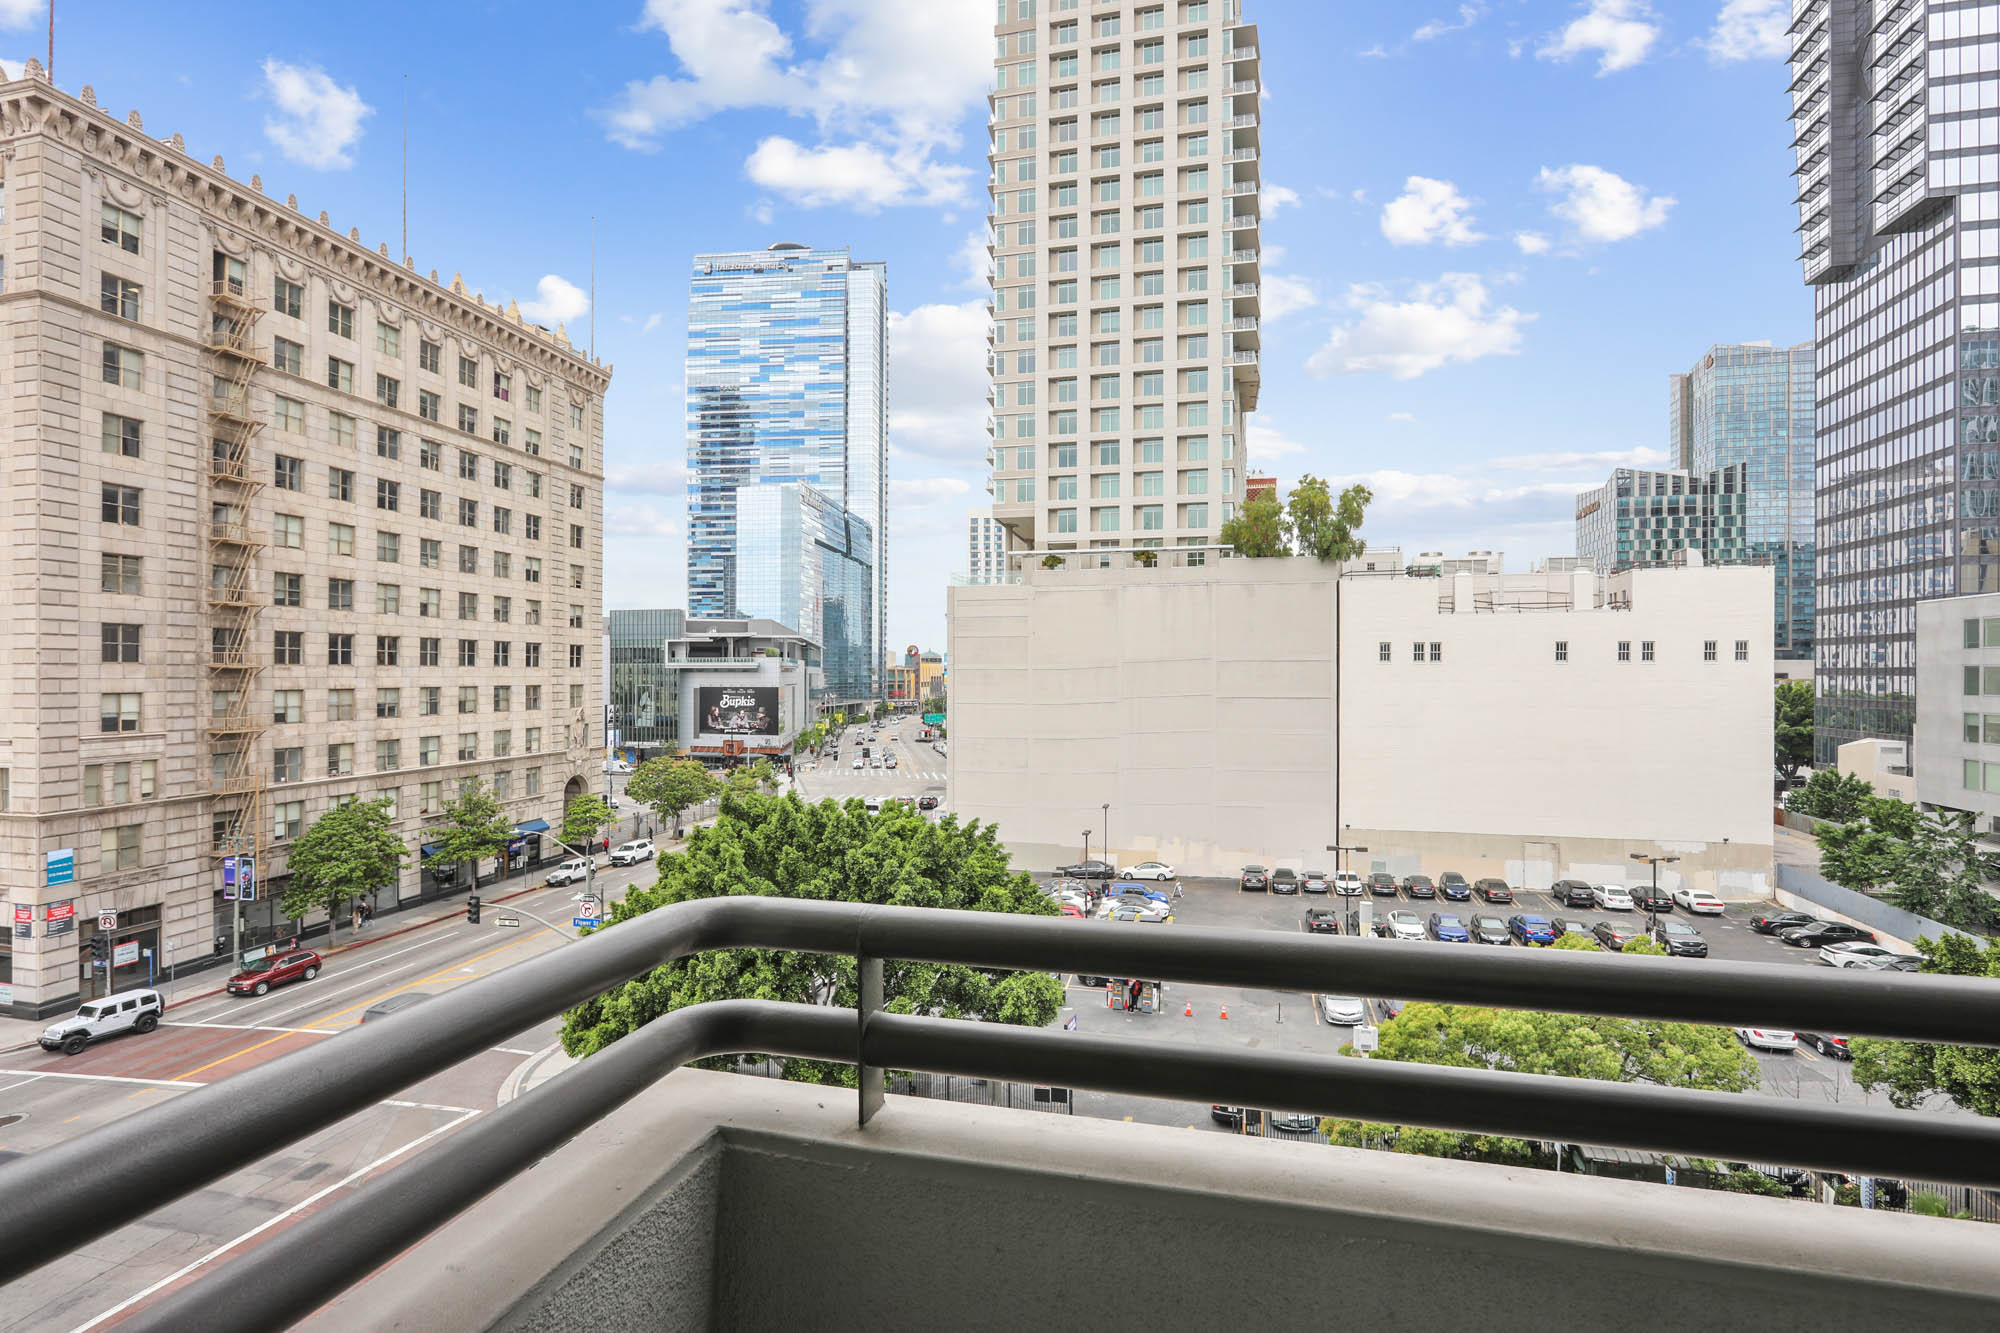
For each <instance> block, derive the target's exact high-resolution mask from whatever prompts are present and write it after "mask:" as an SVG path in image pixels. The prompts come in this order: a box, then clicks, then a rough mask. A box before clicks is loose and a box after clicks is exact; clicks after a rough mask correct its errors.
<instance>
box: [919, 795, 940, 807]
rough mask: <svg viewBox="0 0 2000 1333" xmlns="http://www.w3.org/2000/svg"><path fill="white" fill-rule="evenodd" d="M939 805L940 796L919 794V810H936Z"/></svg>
mask: <svg viewBox="0 0 2000 1333" xmlns="http://www.w3.org/2000/svg"><path fill="white" fill-rule="evenodd" d="M937 807H938V798H937V797H935V796H919V797H918V798H917V809H919V810H935V809H937Z"/></svg>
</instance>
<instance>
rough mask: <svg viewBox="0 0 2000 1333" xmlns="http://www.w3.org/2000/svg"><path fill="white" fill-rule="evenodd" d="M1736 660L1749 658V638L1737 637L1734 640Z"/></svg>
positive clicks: (1744, 660) (1741, 660)
mask: <svg viewBox="0 0 2000 1333" xmlns="http://www.w3.org/2000/svg"><path fill="white" fill-rule="evenodd" d="M1736 660H1737V661H1739V662H1747V661H1749V660H1750V640H1748V639H1738V640H1737V641H1736Z"/></svg>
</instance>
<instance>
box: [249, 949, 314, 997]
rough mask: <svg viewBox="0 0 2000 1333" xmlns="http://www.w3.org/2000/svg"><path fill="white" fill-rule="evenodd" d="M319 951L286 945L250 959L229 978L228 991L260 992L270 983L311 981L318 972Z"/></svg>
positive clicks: (269, 985) (277, 984) (267, 987)
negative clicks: (261, 958)
mask: <svg viewBox="0 0 2000 1333" xmlns="http://www.w3.org/2000/svg"><path fill="white" fill-rule="evenodd" d="M319 967H320V959H319V955H318V954H316V953H314V952H313V951H312V950H311V949H287V950H284V951H282V952H279V953H274V954H272V955H271V956H270V957H269V958H266V959H265V960H264V961H262V962H261V963H253V964H251V965H250V966H249V967H247V968H245V969H244V970H243V971H241V972H238V973H237V974H236V975H235V976H233V977H231V978H230V979H229V993H230V994H231V995H263V994H265V993H266V992H268V991H269V990H270V989H271V987H273V986H284V985H288V984H290V983H291V982H294V981H311V980H312V979H313V978H314V977H316V976H318V975H319Z"/></svg>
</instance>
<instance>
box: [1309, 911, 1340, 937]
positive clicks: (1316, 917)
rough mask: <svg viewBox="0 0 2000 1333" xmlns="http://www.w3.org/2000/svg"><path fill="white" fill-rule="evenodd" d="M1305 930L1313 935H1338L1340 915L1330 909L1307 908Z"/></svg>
mask: <svg viewBox="0 0 2000 1333" xmlns="http://www.w3.org/2000/svg"><path fill="white" fill-rule="evenodd" d="M1306 929H1307V930H1309V931H1311V932H1312V933H1313V934H1315V935H1338V934H1339V933H1340V913H1339V912H1338V911H1336V910H1335V909H1334V908H1331V907H1308V908H1307V909H1306Z"/></svg>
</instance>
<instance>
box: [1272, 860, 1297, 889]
mask: <svg viewBox="0 0 2000 1333" xmlns="http://www.w3.org/2000/svg"><path fill="white" fill-rule="evenodd" d="M1298 891H1299V872H1298V871H1296V870H1293V869H1291V868H1290V867H1289V866H1279V867H1278V868H1277V869H1276V870H1273V871H1272V872H1271V892H1273V893H1297V892H1298Z"/></svg>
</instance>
